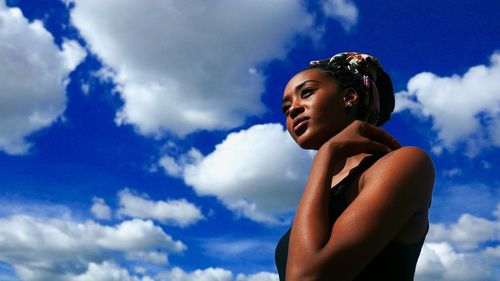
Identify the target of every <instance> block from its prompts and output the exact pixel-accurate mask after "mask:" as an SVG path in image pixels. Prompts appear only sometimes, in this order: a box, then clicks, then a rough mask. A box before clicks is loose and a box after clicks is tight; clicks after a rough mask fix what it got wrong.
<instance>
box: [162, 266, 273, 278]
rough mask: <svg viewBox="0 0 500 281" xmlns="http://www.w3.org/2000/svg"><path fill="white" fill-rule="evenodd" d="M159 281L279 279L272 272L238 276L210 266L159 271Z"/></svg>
mask: <svg viewBox="0 0 500 281" xmlns="http://www.w3.org/2000/svg"><path fill="white" fill-rule="evenodd" d="M156 278H158V281H278V275H277V274H275V273H270V272H258V273H255V274H251V275H244V274H238V275H237V276H236V278H234V277H233V273H232V272H231V271H229V270H226V269H223V268H213V267H209V268H207V269H197V270H194V271H192V272H185V271H184V270H182V269H181V268H178V267H175V268H173V269H172V270H170V271H165V272H162V273H159V274H158V275H157V276H156Z"/></svg>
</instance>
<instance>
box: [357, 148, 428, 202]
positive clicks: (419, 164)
mask: <svg viewBox="0 0 500 281" xmlns="http://www.w3.org/2000/svg"><path fill="white" fill-rule="evenodd" d="M434 174H435V170H434V164H433V162H432V159H431V157H430V156H429V154H428V153H427V152H426V151H424V150H423V149H421V148H418V147H415V146H404V147H401V148H399V149H397V150H394V151H391V152H389V153H387V154H385V155H384V156H382V157H380V158H379V159H378V160H377V161H375V163H373V165H371V166H370V167H369V168H368V169H367V170H366V171H365V172H364V173H363V175H362V176H361V178H360V189H365V188H369V187H370V186H380V187H381V188H383V189H385V190H388V189H390V190H392V191H394V192H397V193H402V194H411V195H414V196H416V197H414V199H417V198H418V197H422V198H421V201H423V202H425V201H428V200H430V196H431V193H432V189H433V187H434ZM419 201H420V200H419Z"/></svg>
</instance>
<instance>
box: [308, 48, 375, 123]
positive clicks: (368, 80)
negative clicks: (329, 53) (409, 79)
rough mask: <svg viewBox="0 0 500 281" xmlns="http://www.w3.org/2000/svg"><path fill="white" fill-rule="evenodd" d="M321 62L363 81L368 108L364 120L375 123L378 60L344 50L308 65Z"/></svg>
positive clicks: (365, 101) (365, 102)
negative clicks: (346, 71)
mask: <svg viewBox="0 0 500 281" xmlns="http://www.w3.org/2000/svg"><path fill="white" fill-rule="evenodd" d="M321 64H326V65H328V66H329V67H332V68H337V69H345V70H348V71H349V72H351V73H352V74H354V76H355V77H357V78H358V79H359V80H360V81H361V82H362V83H363V85H364V87H365V90H366V94H365V95H364V96H365V97H364V100H363V102H364V104H365V107H366V108H367V109H368V112H367V114H366V118H365V121H366V122H368V123H371V124H377V122H378V120H379V118H380V95H379V91H378V88H377V84H376V83H375V81H377V69H382V67H381V65H380V63H379V62H378V60H377V59H376V58H375V57H373V56H370V55H367V54H361V53H356V52H346V53H340V54H336V55H335V56H333V57H331V58H329V59H323V60H316V61H311V62H310V66H315V65H321Z"/></svg>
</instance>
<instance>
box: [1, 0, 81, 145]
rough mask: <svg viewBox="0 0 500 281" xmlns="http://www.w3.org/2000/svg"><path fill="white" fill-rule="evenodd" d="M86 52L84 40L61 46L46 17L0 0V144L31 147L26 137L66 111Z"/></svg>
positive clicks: (65, 43)
mask: <svg viewBox="0 0 500 281" xmlns="http://www.w3.org/2000/svg"><path fill="white" fill-rule="evenodd" d="M84 57H85V51H84V49H83V48H82V47H80V45H78V43H76V42H75V41H66V42H64V43H63V45H62V50H61V49H59V48H58V47H57V46H56V45H55V44H54V42H53V37H52V35H51V34H50V33H49V32H48V31H47V30H46V29H45V28H44V26H43V24H42V23H41V22H40V21H34V22H32V23H29V22H28V20H27V19H26V18H24V17H23V15H22V13H21V11H20V10H19V9H18V8H7V7H6V6H5V4H4V2H3V1H0V100H1V105H0V109H1V110H0V150H3V151H5V152H6V153H9V154H22V153H26V152H27V151H28V149H29V147H30V143H28V142H27V141H26V139H25V138H26V137H27V136H29V135H30V134H31V133H33V132H35V131H37V130H40V129H42V128H46V127H48V126H49V125H51V124H52V123H53V122H54V121H55V120H56V119H57V118H58V117H59V116H60V115H61V114H62V113H63V111H64V109H65V107H66V93H65V89H66V85H67V82H68V75H69V73H70V72H71V71H72V70H73V69H74V68H75V67H76V66H77V65H78V64H79V63H80V62H81V61H82V59H83V58H84Z"/></svg>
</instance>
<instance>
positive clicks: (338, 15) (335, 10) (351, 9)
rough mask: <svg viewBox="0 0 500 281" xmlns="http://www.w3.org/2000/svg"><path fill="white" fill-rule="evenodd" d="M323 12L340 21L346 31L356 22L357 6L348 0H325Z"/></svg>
mask: <svg viewBox="0 0 500 281" xmlns="http://www.w3.org/2000/svg"><path fill="white" fill-rule="evenodd" d="M323 13H324V14H325V15H326V16H329V17H333V18H335V19H337V20H339V21H340V23H341V24H342V26H343V27H344V29H345V30H346V31H349V30H351V28H352V27H353V26H354V25H356V24H357V22H358V14H359V11H358V8H357V7H356V5H355V4H354V3H353V2H351V1H350V0H325V1H324V2H323Z"/></svg>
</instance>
